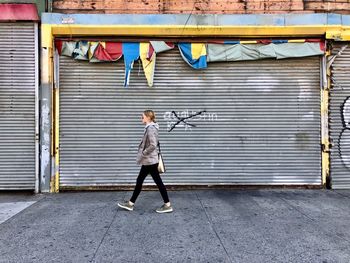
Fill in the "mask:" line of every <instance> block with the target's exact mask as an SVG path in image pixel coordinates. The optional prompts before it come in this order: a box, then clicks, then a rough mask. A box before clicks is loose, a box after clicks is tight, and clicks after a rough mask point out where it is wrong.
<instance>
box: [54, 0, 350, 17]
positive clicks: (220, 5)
mask: <svg viewBox="0 0 350 263" xmlns="http://www.w3.org/2000/svg"><path fill="white" fill-rule="evenodd" d="M53 12H59V13H95V14H113V13H119V14H128V13H129V14H190V13H192V14H279V13H324V12H332V13H341V14H350V2H349V0H260V1H259V0H53Z"/></svg>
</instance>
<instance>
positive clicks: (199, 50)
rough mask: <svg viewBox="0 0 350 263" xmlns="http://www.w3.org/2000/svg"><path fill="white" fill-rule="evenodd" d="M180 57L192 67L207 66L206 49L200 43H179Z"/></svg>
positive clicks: (201, 67) (200, 67)
mask: <svg viewBox="0 0 350 263" xmlns="http://www.w3.org/2000/svg"><path fill="white" fill-rule="evenodd" d="M178 47H179V50H180V53H181V56H182V58H183V59H184V60H185V61H186V62H187V64H189V65H190V66H191V67H192V68H195V69H203V68H206V67H207V49H206V45H205V44H202V43H179V44H178Z"/></svg>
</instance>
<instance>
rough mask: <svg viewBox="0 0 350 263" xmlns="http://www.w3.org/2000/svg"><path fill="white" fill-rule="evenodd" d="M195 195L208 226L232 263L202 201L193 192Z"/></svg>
mask: <svg viewBox="0 0 350 263" xmlns="http://www.w3.org/2000/svg"><path fill="white" fill-rule="evenodd" d="M195 195H196V197H197V199H198V201H199V203H200V204H201V206H202V208H203V210H204V213H205V215H206V217H207V219H208V221H209V223H210V224H209V225H210V227H211V229H212V230H213V231H214V233H215V235H216V237H217V238H218V239H219V241H220V244H221V246H222V247H223V248H224V250H225V253H226V256H227V258H228V260H229V261H230V262H231V263H232V259H231V257H230V255H229V254H228V252H227V250H226V247H225V246H224V243H223V242H222V240H221V238H220V236H219V234H218V233H217V231H216V229H215V227H214V224H213V221H212V220H211V218H210V216H209V215H208V213H207V210H206V209H205V207H204V205H203V203H202V201H201V200H200V199H199V196H198V194H197V192H195Z"/></svg>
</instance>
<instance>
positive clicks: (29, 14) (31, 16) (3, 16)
mask: <svg viewBox="0 0 350 263" xmlns="http://www.w3.org/2000/svg"><path fill="white" fill-rule="evenodd" d="M0 21H35V22H36V21H39V16H38V11H37V9H36V6H35V4H15V3H6V4H1V3H0Z"/></svg>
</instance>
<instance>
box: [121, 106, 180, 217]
mask: <svg viewBox="0 0 350 263" xmlns="http://www.w3.org/2000/svg"><path fill="white" fill-rule="evenodd" d="M155 119H156V116H155V114H154V112H153V111H152V110H145V111H144V112H143V114H142V122H143V124H145V132H144V135H143V138H142V141H141V143H140V145H139V150H138V153H137V163H138V164H141V165H142V166H141V170H140V173H139V176H138V177H137V180H136V186H135V189H134V192H133V195H132V197H131V198H130V200H129V201H125V202H123V203H118V206H119V207H121V208H123V209H126V210H128V211H132V210H134V204H135V202H136V199H137V197H138V196H139V194H140V192H141V189H142V184H143V181H144V180H145V178H146V177H147V175H148V174H151V176H152V178H153V180H154V182H155V183H156V184H157V186H158V189H159V191H160V193H161V195H162V198H163V201H164V205H162V207H160V208H158V209H157V210H156V212H157V213H170V212H172V211H173V208H172V206H171V204H170V202H169V197H168V193H167V191H166V188H165V186H164V184H163V181H162V179H161V178H160V175H159V172H158V143H159V140H158V130H159V125H158V124H157V123H156V120H155Z"/></svg>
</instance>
